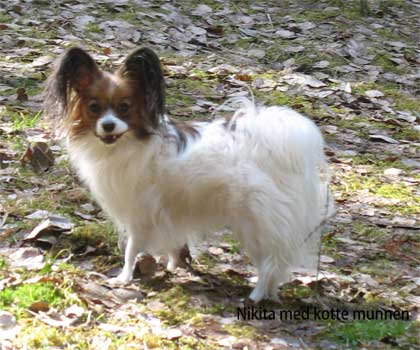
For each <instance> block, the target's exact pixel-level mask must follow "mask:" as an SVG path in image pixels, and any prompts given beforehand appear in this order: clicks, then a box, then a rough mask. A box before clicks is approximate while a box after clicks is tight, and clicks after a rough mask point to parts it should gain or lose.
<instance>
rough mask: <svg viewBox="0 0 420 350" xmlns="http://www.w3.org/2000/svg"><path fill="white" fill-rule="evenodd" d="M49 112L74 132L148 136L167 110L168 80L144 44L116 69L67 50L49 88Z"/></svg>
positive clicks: (110, 137) (108, 137)
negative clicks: (165, 79) (107, 67)
mask: <svg viewBox="0 0 420 350" xmlns="http://www.w3.org/2000/svg"><path fill="white" fill-rule="evenodd" d="M44 110H45V113H46V114H47V115H48V116H50V117H54V118H56V119H57V120H59V121H62V123H61V124H62V126H63V127H64V129H66V131H67V132H68V133H69V134H70V136H71V137H77V136H79V135H82V134H86V133H93V134H94V135H96V136H97V137H98V138H100V139H101V140H102V141H103V142H104V143H106V144H112V143H115V142H116V141H117V140H118V139H119V137H121V136H122V135H123V134H124V133H126V132H129V131H133V132H134V133H135V135H136V136H137V137H139V138H146V137H148V136H150V135H151V134H153V133H154V132H156V130H157V129H158V128H159V123H160V118H162V115H163V114H164V112H165V85H164V78H163V74H162V70H161V66H160V61H159V58H158V56H157V55H156V54H155V53H154V52H153V51H152V50H150V49H148V48H141V49H138V50H136V51H134V52H133V53H131V54H130V55H128V57H127V58H126V59H125V60H124V62H123V63H122V65H121V66H120V67H119V68H118V69H117V70H116V71H115V72H113V73H108V72H104V71H102V70H101V69H100V68H99V67H98V65H97V64H96V63H95V61H94V60H93V58H92V57H91V56H90V55H89V54H88V53H87V52H86V51H85V50H83V49H81V48H79V47H73V48H70V49H68V50H67V51H66V52H65V53H64V54H63V56H62V57H61V58H60V60H59V61H58V62H57V65H56V67H55V70H54V72H53V74H52V75H51V77H50V78H49V79H48V81H47V85H46V89H45V103H44Z"/></svg>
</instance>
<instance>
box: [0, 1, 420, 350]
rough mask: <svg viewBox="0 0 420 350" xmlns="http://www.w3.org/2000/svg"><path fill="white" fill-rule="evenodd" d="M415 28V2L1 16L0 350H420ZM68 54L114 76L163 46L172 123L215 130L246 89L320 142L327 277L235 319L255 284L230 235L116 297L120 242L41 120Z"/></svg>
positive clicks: (15, 10) (288, 289)
mask: <svg viewBox="0 0 420 350" xmlns="http://www.w3.org/2000/svg"><path fill="white" fill-rule="evenodd" d="M363 4H367V6H362V5H363ZM419 12H420V1H419V0H412V1H398V0H379V1H367V2H364V1H344V0H322V1H311V0H301V1H283V0H277V1H274V0H272V1H259V2H254V1H217V0H204V1H201V2H196V1H192V0H186V1H178V2H175V1H153V2H152V1H150V2H148V1H141V0H133V1H124V0H112V1H110V0H96V1H89V2H85V1H80V0H73V1H61V2H60V1H45V0H37V1H31V2H22V1H9V2H7V3H6V2H2V5H1V7H0V34H1V35H0V43H1V48H0V53H1V55H0V71H1V74H0V252H1V257H0V278H1V280H0V349H1V350H6V349H74V350H75V349H81V350H82V349H95V350H97V349H101V350H112V349H115V350H116V349H118V350H120V349H121V350H125V349H127V350H128V349H203V350H204V349H206V350H207V349H208V350H211V349H243V350H245V349H248V350H251V349H264V350H275V349H407V350H408V349H410V350H411V349H420V344H419V338H418V334H419V320H420V316H419V306H420V264H419V263H420V254H419V251H420V236H419V229H420V186H419V183H420V152H419V146H420V127H419V120H420V104H419V96H418V93H419V79H420V75H419V70H418V67H419V64H420V48H419V46H418V38H419V33H418V32H419V22H418V18H419ZM72 45H82V46H83V47H85V48H86V49H88V50H89V51H90V52H91V53H92V54H93V55H94V57H95V59H97V61H98V62H99V63H100V65H101V67H104V68H106V69H113V68H115V67H116V66H117V64H118V62H121V60H122V59H123V58H124V57H125V56H126V55H127V53H129V52H130V51H131V50H132V49H134V48H136V47H138V46H149V47H151V48H153V49H154V50H155V51H156V52H158V53H159V55H160V57H161V59H162V63H163V66H164V70H165V75H166V79H167V80H166V81H167V93H168V96H167V108H168V112H169V114H170V115H171V116H172V117H174V118H179V119H188V120H190V119H211V118H212V112H213V111H214V109H215V108H216V107H217V106H219V105H221V104H222V103H223V102H224V101H226V100H227V99H228V98H230V97H233V96H243V95H247V94H248V91H249V89H248V88H247V86H249V87H250V88H251V89H252V92H253V94H254V95H255V98H256V100H257V101H258V102H259V103H264V104H267V105H287V106H290V107H292V108H294V109H296V110H298V111H300V112H302V113H304V114H306V115H307V116H309V117H310V118H312V119H313V120H314V121H315V122H316V124H317V125H319V126H320V128H321V129H322V131H323V134H324V136H325V139H326V142H327V146H326V153H327V155H328V158H329V160H330V164H331V172H332V190H333V193H334V198H335V201H336V204H337V214H336V216H335V217H334V218H333V219H331V220H330V222H329V224H328V227H327V228H326V233H325V234H324V236H323V244H322V252H321V264H320V273H319V276H318V278H317V279H316V278H310V277H307V276H296V278H294V279H293V280H292V281H291V282H290V283H287V284H285V285H283V286H282V287H281V288H279V297H280V300H281V302H280V303H263V304H261V305H260V306H258V307H260V309H259V310H263V309H265V310H267V312H269V311H273V312H275V316H276V317H275V319H273V320H268V319H257V318H258V317H257V318H254V319H252V320H243V319H238V317H237V316H238V311H237V310H238V308H241V307H243V306H244V305H247V304H244V302H245V301H246V297H247V295H248V294H249V292H250V291H251V289H252V286H253V285H254V284H255V270H254V269H253V268H252V267H251V265H250V263H249V259H247V257H246V256H245V255H243V254H241V253H240V249H239V245H238V242H237V241H235V240H234V239H233V238H232V236H231V234H230V233H229V232H219V233H218V235H217V236H218V238H219V239H218V240H215V241H211V242H209V243H208V244H207V246H206V247H207V249H205V250H201V251H200V253H199V254H196V256H195V257H194V259H193V262H192V265H191V267H190V268H187V269H177V271H176V272H175V273H169V272H167V271H166V270H165V269H164V262H165V258H161V259H160V260H158V261H157V262H156V261H155V260H153V259H152V258H147V257H146V258H143V259H142V260H141V262H140V269H141V271H140V279H136V280H135V281H134V283H132V284H130V285H129V286H127V287H125V288H111V287H110V286H109V285H108V283H107V282H106V276H111V275H115V273H116V272H117V271H118V269H119V268H121V265H122V255H121V253H120V251H119V249H118V247H117V243H116V242H117V239H116V235H115V233H114V231H113V228H112V226H111V224H110V223H109V222H108V221H107V220H106V218H105V217H104V215H103V214H102V212H101V211H100V209H99V208H98V206H97V205H96V204H95V203H94V202H93V200H92V198H91V197H90V195H89V193H88V191H87V190H86V189H85V188H84V187H83V186H82V185H81V184H80V182H79V181H78V180H77V178H76V177H75V174H74V171H73V170H72V169H71V167H70V166H69V163H68V157H67V155H66V153H65V150H64V149H63V148H62V146H61V144H60V142H58V141H57V140H54V138H53V132H52V130H51V128H50V127H49V126H48V123H47V121H46V120H44V119H43V118H42V111H41V103H42V95H41V93H42V85H43V82H44V81H45V79H46V77H47V76H48V74H49V73H50V71H51V67H52V62H53V60H54V59H55V58H56V57H57V56H58V55H59V54H61V53H62V52H63V50H64V49H65V48H66V47H69V46H72ZM222 112H223V111H222ZM315 309H317V310H324V311H325V313H324V315H325V317H323V316H320V317H317V316H316V313H314V310H315ZM305 310H310V311H311V317H309V319H307V320H302V319H298V317H297V316H296V315H298V313H297V314H295V316H294V317H293V319H284V317H283V319H281V317H280V315H282V314H281V312H282V311H296V312H301V314H300V315H304V314H303V313H302V312H303V311H305ZM333 310H336V311H337V312H338V314H339V315H341V317H344V315H345V313H348V315H349V318H350V319H349V320H337V319H336V318H337V317H333V316H334V313H333V312H332V311H333ZM367 310H374V311H377V313H376V314H375V315H374V316H373V317H371V318H373V319H371V320H359V319H357V317H356V316H357V315H360V314H358V312H359V311H367ZM386 312H387V313H386ZM385 313H386V315H392V318H393V319H392V320H380V319H378V318H380V316H381V315H384V314H385ZM267 315H268V314H267ZM407 315H409V320H406V319H404V318H406V317H404V316H407ZM283 316H284V314H283ZM389 317H391V316H389ZM334 318H335V319H334Z"/></svg>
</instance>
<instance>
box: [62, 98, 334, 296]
mask: <svg viewBox="0 0 420 350" xmlns="http://www.w3.org/2000/svg"><path fill="white" fill-rule="evenodd" d="M162 123H164V124H165V123H166V122H165V119H163V121H162ZM231 124H232V125H231V127H229V126H228V127H226V125H224V120H216V121H213V122H209V123H197V124H195V126H196V127H197V128H199V130H200V133H201V136H199V137H197V138H196V139H190V140H188V143H187V147H186V149H185V150H183V151H182V152H178V151H177V148H176V145H175V143H174V142H172V141H171V139H170V138H168V137H165V136H163V135H161V134H156V135H153V136H152V137H151V138H150V139H148V140H144V141H140V140H138V139H137V138H136V137H135V136H134V135H133V134H131V132H127V133H126V134H124V135H123V136H122V137H121V138H120V139H119V140H118V141H117V142H116V143H115V144H113V145H111V146H109V145H105V144H104V143H103V142H102V141H101V140H100V139H98V138H97V137H95V136H94V135H93V134H87V135H86V136H82V137H80V136H79V137H78V138H77V139H73V140H72V139H69V140H68V143H67V145H68V149H69V153H70V157H71V160H72V162H73V164H74V165H75V167H76V168H77V170H78V172H79V175H80V176H81V178H82V179H83V180H84V181H85V182H86V183H87V185H88V186H89V187H90V189H91V191H92V193H93V195H94V197H95V199H96V200H97V201H98V202H99V204H100V205H101V206H102V207H103V209H104V210H105V212H106V213H107V214H108V215H109V216H110V218H111V219H112V220H113V222H114V223H115V224H116V226H117V228H118V230H119V231H120V233H121V234H123V235H127V238H128V243H127V247H126V252H125V264H124V269H123V271H122V273H121V274H120V275H119V276H118V277H117V279H116V281H117V282H120V283H126V282H128V281H130V280H131V278H132V274H133V269H134V265H135V257H136V255H137V254H138V253H139V252H140V251H147V252H150V253H167V254H169V255H170V264H169V265H170V267H174V265H175V263H176V254H177V251H178V249H179V248H180V247H182V246H183V244H184V243H185V242H186V241H187V240H188V239H189V237H191V236H194V235H201V234H202V233H209V232H212V231H214V230H217V229H220V228H221V227H224V226H228V227H230V228H231V229H232V231H233V233H234V234H235V235H236V236H237V238H238V239H239V240H240V242H241V244H242V246H243V248H244V250H245V252H246V253H247V254H248V255H249V257H250V258H251V260H252V262H253V263H254V264H255V266H256V267H257V269H258V276H259V278H258V282H257V285H256V287H255V289H254V290H253V292H252V293H251V295H250V298H251V299H253V300H254V301H259V300H261V299H263V298H269V297H275V296H276V294H277V287H278V284H279V282H285V281H287V279H288V276H289V272H290V271H291V270H292V269H294V268H296V267H312V268H313V267H314V266H315V265H316V260H317V250H318V243H319V239H320V233H319V232H315V234H313V233H312V231H313V230H315V229H316V228H317V226H318V225H319V223H320V222H321V221H322V220H323V219H324V218H325V217H326V216H328V215H329V213H326V212H325V209H326V208H328V211H331V210H333V209H332V205H331V204H328V205H327V203H326V200H327V198H328V196H327V191H328V186H327V183H328V176H327V164H326V160H325V156H324V151H323V146H324V144H323V139H322V136H321V133H320V132H319V129H318V128H317V127H316V125H315V124H314V123H313V122H312V121H311V120H309V119H308V118H306V117H304V116H302V115H301V114H299V113H297V112H295V111H293V110H291V109H289V108H285V107H269V108H266V107H256V106H255V105H254V104H253V103H252V102H250V101H245V102H244V105H243V107H242V108H240V109H239V110H238V111H237V112H236V113H235V116H234V118H233V120H232V121H231ZM163 127H166V128H167V129H168V132H169V133H171V132H174V135H176V133H175V131H174V130H172V131H171V129H170V128H171V126H170V125H169V124H168V125H163ZM318 231H319V229H318ZM308 235H311V236H310V239H307V237H308ZM305 240H306V241H305Z"/></svg>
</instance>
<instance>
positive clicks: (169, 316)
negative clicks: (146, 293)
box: [154, 285, 197, 325]
mask: <svg viewBox="0 0 420 350" xmlns="http://www.w3.org/2000/svg"><path fill="white" fill-rule="evenodd" d="M158 300H160V301H161V302H163V303H164V304H165V305H166V306H167V308H164V309H161V310H158V311H154V313H155V314H156V316H158V317H160V318H162V319H163V321H164V322H165V323H166V324H168V325H177V324H180V323H184V322H187V321H189V320H191V319H193V318H194V317H195V316H197V310H195V309H194V308H193V307H192V306H191V305H189V301H190V296H189V295H188V294H187V293H186V292H185V291H184V289H183V287H182V286H179V285H178V286H175V287H172V288H170V289H168V290H166V291H163V292H160V293H159V295H158Z"/></svg>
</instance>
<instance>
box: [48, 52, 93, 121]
mask: <svg viewBox="0 0 420 350" xmlns="http://www.w3.org/2000/svg"><path fill="white" fill-rule="evenodd" d="M99 75H100V70H99V68H98V66H97V65H96V63H95V61H94V60H93V58H92V57H91V56H90V55H89V54H88V53H87V52H86V51H85V50H83V49H81V48H79V47H72V48H70V49H68V50H67V51H66V52H65V53H64V54H63V55H62V56H61V58H60V59H59V60H58V62H57V64H56V66H55V69H54V71H53V73H52V74H51V76H50V77H49V79H48V80H47V84H46V87H45V91H44V111H45V113H46V114H47V115H48V116H50V117H57V118H60V117H64V115H65V114H66V112H67V110H68V108H69V103H70V101H71V97H72V93H73V91H74V92H76V93H77V94H83V91H84V90H85V89H87V88H88V87H89V86H90V85H91V84H92V82H93V80H94V79H95V78H96V77H97V76H99Z"/></svg>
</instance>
